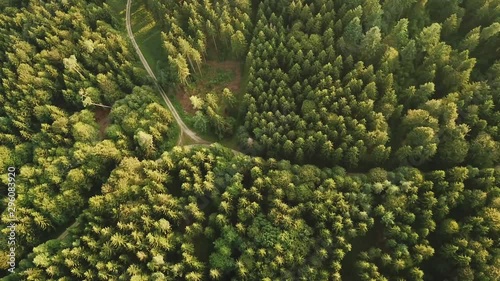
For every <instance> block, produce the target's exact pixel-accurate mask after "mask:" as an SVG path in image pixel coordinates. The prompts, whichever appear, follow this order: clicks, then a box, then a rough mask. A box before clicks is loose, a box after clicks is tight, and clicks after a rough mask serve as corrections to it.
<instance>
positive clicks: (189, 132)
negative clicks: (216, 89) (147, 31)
mask: <svg viewBox="0 0 500 281" xmlns="http://www.w3.org/2000/svg"><path fill="white" fill-rule="evenodd" d="M131 6H132V0H128V1H127V11H126V26H127V34H128V37H129V38H130V41H132V45H133V46H134V49H135V51H136V52H137V55H138V56H139V59H140V60H141V62H142V65H143V66H144V68H145V69H146V71H147V72H148V74H149V76H151V78H152V79H153V82H154V84H155V86H156V88H157V89H158V91H159V92H160V95H161V97H162V98H163V100H164V101H165V103H166V104H167V107H168V109H169V110H170V112H171V113H172V115H173V116H174V118H175V121H176V122H177V124H179V127H180V130H181V133H180V135H179V142H178V143H177V145H182V143H181V140H182V135H183V134H185V135H186V136H188V137H189V138H191V139H192V140H193V141H194V142H195V143H200V144H206V143H210V142H208V141H206V140H204V139H202V138H201V137H199V136H198V135H197V134H196V133H195V132H193V131H192V130H191V129H189V128H188V127H187V126H186V124H184V121H182V119H181V117H180V116H179V114H178V113H177V110H175V108H174V106H173V104H172V102H171V101H170V99H169V98H168V97H167V95H166V93H165V91H164V90H163V89H162V87H161V86H160V84H158V80H157V79H156V76H155V74H154V73H153V70H151V67H150V66H149V64H148V62H147V61H146V58H144V55H143V54H142V51H141V49H140V48H139V45H137V42H136V41H135V37H134V33H133V32H132V25H131V23H130V22H131V20H130V9H131Z"/></svg>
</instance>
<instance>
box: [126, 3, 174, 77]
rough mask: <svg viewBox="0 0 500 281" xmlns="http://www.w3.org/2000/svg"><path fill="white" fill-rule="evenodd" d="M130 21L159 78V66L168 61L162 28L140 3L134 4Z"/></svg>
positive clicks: (145, 54) (145, 55)
mask: <svg viewBox="0 0 500 281" xmlns="http://www.w3.org/2000/svg"><path fill="white" fill-rule="evenodd" d="M130 12H131V14H130V20H131V25H132V31H133V32H134V36H135V40H136V41H137V44H138V45H139V48H140V49H141V51H142V54H143V55H144V57H145V58H146V60H147V62H148V64H149V65H150V66H151V69H152V70H153V72H154V73H155V75H156V76H158V73H159V72H158V64H159V62H160V61H163V60H166V59H167V55H166V53H165V51H164V50H163V47H162V45H163V40H162V38H161V29H160V26H159V25H158V24H157V23H156V22H155V20H154V18H153V15H152V14H151V13H150V12H149V11H148V10H147V9H146V6H145V5H144V4H143V3H142V2H139V1H134V2H132V7H131V11H130Z"/></svg>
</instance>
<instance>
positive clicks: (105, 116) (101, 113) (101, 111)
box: [94, 107, 111, 139]
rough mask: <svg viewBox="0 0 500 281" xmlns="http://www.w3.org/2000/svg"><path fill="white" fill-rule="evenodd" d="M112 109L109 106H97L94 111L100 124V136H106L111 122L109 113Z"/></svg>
mask: <svg viewBox="0 0 500 281" xmlns="http://www.w3.org/2000/svg"><path fill="white" fill-rule="evenodd" d="M110 112H111V110H110V109H109V108H103V107H97V108H96V110H95V113H94V118H95V121H96V122H97V124H98V125H99V137H100V138H101V139H104V137H105V136H106V129H107V128H108V126H109V125H110V124H111V118H110V117H109V113H110Z"/></svg>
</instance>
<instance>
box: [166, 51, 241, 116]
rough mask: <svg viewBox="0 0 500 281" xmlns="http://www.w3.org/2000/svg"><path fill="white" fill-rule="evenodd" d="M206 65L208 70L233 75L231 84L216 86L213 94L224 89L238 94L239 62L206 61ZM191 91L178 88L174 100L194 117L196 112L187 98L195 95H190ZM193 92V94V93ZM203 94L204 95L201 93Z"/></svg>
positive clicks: (239, 80) (239, 81)
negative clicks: (217, 70) (216, 70)
mask: <svg viewBox="0 0 500 281" xmlns="http://www.w3.org/2000/svg"><path fill="white" fill-rule="evenodd" d="M205 63H206V65H208V66H209V67H210V68H213V69H222V70H225V71H229V72H232V73H233V74H234V78H233V80H232V81H231V82H229V83H228V84H226V85H224V84H223V85H218V86H217V87H215V89H213V91H214V92H220V91H222V89H224V88H228V89H229V90H231V92H233V93H234V94H238V93H239V91H240V88H241V79H242V77H241V62H240V61H232V60H228V61H214V60H207V61H206V62H205ZM200 85H201V87H200V88H203V87H204V82H203V81H201V82H200ZM192 91H193V90H190V89H187V88H186V87H179V88H178V89H177V92H176V98H177V100H178V101H179V102H180V104H181V105H182V108H183V109H184V111H186V112H187V113H188V114H190V115H194V114H195V112H196V110H195V109H194V108H193V106H192V104H191V100H190V99H189V97H190V96H191V95H194V94H195V93H191V92H192ZM194 91H196V90H194ZM194 91H193V92H194ZM203 94H205V93H203Z"/></svg>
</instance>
